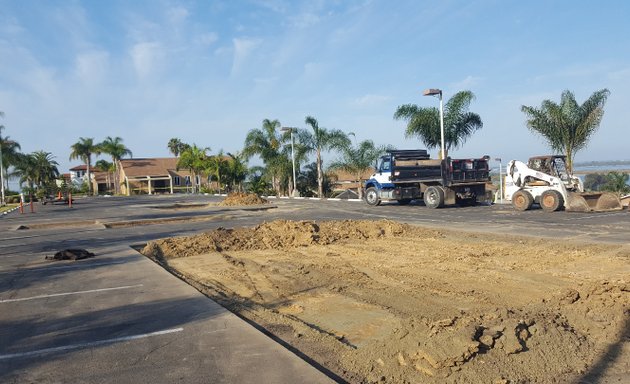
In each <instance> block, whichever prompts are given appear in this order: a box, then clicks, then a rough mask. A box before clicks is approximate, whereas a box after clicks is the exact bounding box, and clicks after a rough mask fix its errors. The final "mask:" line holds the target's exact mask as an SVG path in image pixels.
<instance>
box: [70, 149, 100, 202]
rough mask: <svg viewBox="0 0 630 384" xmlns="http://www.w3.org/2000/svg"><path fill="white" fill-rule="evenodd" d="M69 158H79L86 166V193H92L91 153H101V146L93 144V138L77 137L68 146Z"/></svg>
mask: <svg viewBox="0 0 630 384" xmlns="http://www.w3.org/2000/svg"><path fill="white" fill-rule="evenodd" d="M70 149H71V152H70V160H75V159H79V160H81V161H83V163H85V165H86V167H87V172H86V174H87V180H88V181H87V183H88V194H89V195H91V194H92V178H91V174H90V172H91V171H90V168H91V167H92V155H98V154H100V153H101V148H100V147H99V146H98V145H97V144H94V139H93V138H91V137H90V138H83V137H79V141H77V142H76V143H74V144H72V146H70Z"/></svg>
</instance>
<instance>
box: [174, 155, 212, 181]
mask: <svg viewBox="0 0 630 384" xmlns="http://www.w3.org/2000/svg"><path fill="white" fill-rule="evenodd" d="M209 150H210V148H207V147H206V148H200V147H198V146H197V145H196V144H193V145H192V146H191V147H189V148H187V149H185V150H184V152H182V153H180V157H179V160H178V161H177V169H178V170H179V169H181V168H185V169H188V170H189V171H190V174H191V178H192V180H191V184H192V190H193V192H197V175H199V174H201V172H202V171H203V169H204V168H205V163H206V158H207V157H208V151H209Z"/></svg>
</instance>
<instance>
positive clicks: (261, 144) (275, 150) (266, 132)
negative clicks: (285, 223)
mask: <svg viewBox="0 0 630 384" xmlns="http://www.w3.org/2000/svg"><path fill="white" fill-rule="evenodd" d="M280 127H281V125H280V122H279V121H278V120H269V119H265V120H263V124H262V128H260V129H252V130H250V131H249V132H248V133H247V136H246V137H245V145H244V148H243V152H242V154H243V156H244V157H245V159H248V160H249V159H250V158H251V157H252V156H254V155H258V156H260V158H261V159H262V161H263V162H264V163H265V166H266V170H267V172H268V173H269V175H270V178H271V184H272V187H273V189H274V190H275V191H276V193H280V179H281V176H282V174H283V171H284V161H283V157H285V156H284V155H283V154H282V152H281V150H282V145H283V142H284V141H285V138H284V137H283V135H281V134H280V133H279V129H280Z"/></svg>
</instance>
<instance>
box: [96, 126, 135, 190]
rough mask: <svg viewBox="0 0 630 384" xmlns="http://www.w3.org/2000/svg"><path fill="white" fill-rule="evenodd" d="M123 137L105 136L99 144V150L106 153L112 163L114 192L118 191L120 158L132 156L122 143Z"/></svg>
mask: <svg viewBox="0 0 630 384" xmlns="http://www.w3.org/2000/svg"><path fill="white" fill-rule="evenodd" d="M122 141H123V139H122V138H120V137H118V136H116V137H114V138H112V137H111V136H107V137H106V138H105V140H103V142H102V143H100V144H99V148H100V151H101V152H103V153H107V154H108V155H110V156H111V157H112V163H114V180H115V181H114V193H116V194H118V193H119V192H120V191H119V189H120V180H119V179H120V175H119V174H118V170H119V169H120V168H119V164H120V160H121V159H122V158H123V157H125V156H129V157H133V153H131V151H130V150H129V148H127V147H126V146H125V144H123V143H122Z"/></svg>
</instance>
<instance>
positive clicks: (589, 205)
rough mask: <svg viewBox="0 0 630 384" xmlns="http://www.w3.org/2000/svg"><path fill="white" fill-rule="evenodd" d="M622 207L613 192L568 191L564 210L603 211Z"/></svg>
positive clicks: (616, 209) (617, 209)
mask: <svg viewBox="0 0 630 384" xmlns="http://www.w3.org/2000/svg"><path fill="white" fill-rule="evenodd" d="M621 209H623V206H622V205H621V200H619V197H618V196H617V195H615V194H614V193H610V192H597V193H575V192H569V195H568V201H567V202H566V210H567V211H570V212H605V211H619V210H621Z"/></svg>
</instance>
